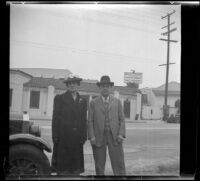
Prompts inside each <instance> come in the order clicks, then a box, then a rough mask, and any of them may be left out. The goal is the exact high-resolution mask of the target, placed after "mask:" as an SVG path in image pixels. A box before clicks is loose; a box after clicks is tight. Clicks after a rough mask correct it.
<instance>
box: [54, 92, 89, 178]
mask: <svg viewBox="0 0 200 181" xmlns="http://www.w3.org/2000/svg"><path fill="white" fill-rule="evenodd" d="M86 129H87V103H86V100H85V99H84V98H81V97H80V95H79V94H77V98H76V100H75V101H74V99H73V98H72V95H71V93H70V92H69V91H66V92H65V93H64V94H61V95H56V96H55V98H54V107H53V118H52V139H53V144H54V145H53V155H52V162H51V163H52V168H53V169H55V171H56V172H57V173H59V172H61V173H78V174H80V173H82V172H84V157H83V144H84V142H85V141H86V139H87V130H86Z"/></svg>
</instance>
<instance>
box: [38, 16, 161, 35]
mask: <svg viewBox="0 0 200 181" xmlns="http://www.w3.org/2000/svg"><path fill="white" fill-rule="evenodd" d="M49 14H50V15H51V16H56V17H62V18H74V19H78V20H84V21H89V22H93V23H99V24H104V25H108V26H112V27H119V28H127V29H132V30H136V31H142V32H146V33H153V34H156V35H157V33H158V32H155V31H151V30H147V29H144V28H138V27H134V26H129V25H125V24H123V25H122V24H119V23H113V22H106V21H102V20H94V19H91V18H88V17H87V18H85V17H78V16H74V15H66V14H65V15H58V14H55V13H49ZM37 15H38V14H37Z"/></svg>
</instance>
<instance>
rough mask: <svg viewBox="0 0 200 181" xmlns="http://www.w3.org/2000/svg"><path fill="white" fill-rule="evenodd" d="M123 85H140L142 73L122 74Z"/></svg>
mask: <svg viewBox="0 0 200 181" xmlns="http://www.w3.org/2000/svg"><path fill="white" fill-rule="evenodd" d="M124 83H136V84H141V83H142V73H133V72H124Z"/></svg>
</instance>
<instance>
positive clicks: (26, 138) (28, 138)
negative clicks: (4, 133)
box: [9, 134, 52, 152]
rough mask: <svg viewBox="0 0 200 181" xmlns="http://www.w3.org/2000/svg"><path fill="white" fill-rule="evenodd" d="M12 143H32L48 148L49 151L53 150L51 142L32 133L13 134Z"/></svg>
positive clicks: (10, 137)
mask: <svg viewBox="0 0 200 181" xmlns="http://www.w3.org/2000/svg"><path fill="white" fill-rule="evenodd" d="M9 142H10V145H14V144H18V143H27V144H32V145H34V146H36V147H38V148H40V149H41V150H46V151H47V152H52V149H51V146H50V144H49V143H48V142H47V141H45V140H44V139H42V138H40V137H36V136H34V135H31V134H13V135H10V136H9Z"/></svg>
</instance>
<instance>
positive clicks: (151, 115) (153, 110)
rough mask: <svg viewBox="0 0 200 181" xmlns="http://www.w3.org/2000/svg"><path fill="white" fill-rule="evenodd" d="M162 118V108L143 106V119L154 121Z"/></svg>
mask: <svg viewBox="0 0 200 181" xmlns="http://www.w3.org/2000/svg"><path fill="white" fill-rule="evenodd" d="M161 118H162V108H160V107H157V106H142V119H147V120H152V119H161Z"/></svg>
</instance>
